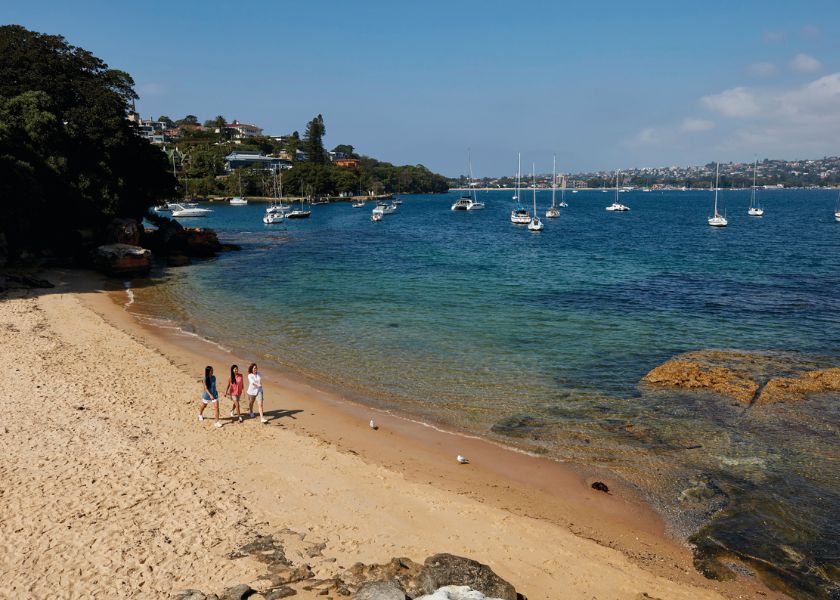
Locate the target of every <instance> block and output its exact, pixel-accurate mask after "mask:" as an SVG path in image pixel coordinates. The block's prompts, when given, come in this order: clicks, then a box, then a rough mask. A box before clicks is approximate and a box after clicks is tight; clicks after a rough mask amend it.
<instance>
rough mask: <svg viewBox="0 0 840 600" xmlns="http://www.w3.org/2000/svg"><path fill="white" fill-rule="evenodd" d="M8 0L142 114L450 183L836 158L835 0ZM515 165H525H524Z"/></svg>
mask: <svg viewBox="0 0 840 600" xmlns="http://www.w3.org/2000/svg"><path fill="white" fill-rule="evenodd" d="M244 9H245V7H244V6H243V7H236V6H234V7H233V8H231V7H229V6H227V5H215V4H211V5H207V4H205V3H199V2H182V3H177V4H175V3H160V2H149V3H143V4H135V5H132V6H131V8H130V9H126V8H124V7H123V6H120V5H118V4H116V3H105V2H81V3H73V4H66V3H59V2H55V1H53V0H48V1H45V2H40V3H28V4H26V3H18V4H16V5H13V6H12V5H9V6H3V7H2V8H0V22H2V23H4V24H7V23H17V24H21V25H23V26H25V27H28V28H30V29H34V30H37V31H41V32H44V33H49V34H60V35H63V36H65V37H66V38H67V39H68V41H69V42H70V43H72V44H74V45H78V46H81V47H83V48H85V49H87V50H89V51H91V52H92V53H93V54H95V55H96V56H98V57H99V58H101V59H102V60H104V61H105V62H106V63H108V65H109V66H111V67H113V68H118V69H122V70H125V71H127V72H128V73H130V74H131V75H132V77H133V78H134V80H135V83H136V91H137V93H138V94H139V95H140V99H139V100H138V102H137V109H138V111H139V112H140V113H141V114H142V115H143V116H145V117H148V116H154V117H158V116H160V115H167V116H169V117H171V118H173V119H177V118H180V117H183V116H184V115H186V114H194V115H197V116H198V117H199V118H200V119H201V120H205V119H209V118H212V117H214V116H215V115H217V114H222V115H224V116H225V117H226V118H228V119H229V120H233V119H238V120H240V121H242V122H245V123H255V124H257V125H259V126H260V127H262V128H263V129H264V130H265V132H266V133H267V134H285V133H290V132H291V131H294V130H298V131H300V132H301V133H303V129H304V126H305V123H306V122H307V121H308V120H309V119H311V118H312V117H313V116H314V115H316V114H319V113H320V114H323V116H324V119H325V122H326V127H327V134H326V137H325V142H326V144H327V145H328V146H329V147H333V146H335V145H337V144H353V145H354V146H355V147H356V148H357V150H358V151H359V152H360V153H363V154H367V155H370V156H374V157H377V158H379V159H381V160H385V161H388V162H392V163H396V164H418V163H422V164H424V165H426V166H427V167H429V168H430V169H432V170H434V171H437V172H440V173H443V174H445V175H448V176H457V175H460V174H462V173H465V172H466V171H467V149H468V148H469V149H470V153H471V156H472V163H473V170H474V172H475V174H476V176H500V175H505V174H509V173H511V172H512V171H513V170H515V167H516V153H517V152H518V151H521V152H522V161H523V171H526V170H530V166H531V163H532V162H535V163H536V166H537V170H538V171H540V172H547V171H550V170H551V157H552V155H553V154H556V155H557V163H558V170H560V171H563V172H583V171H597V170H608V169H616V168H628V167H644V166H650V167H654V166H666V165H682V166H687V165H695V164H704V163H707V162H710V161H715V160H720V161H722V162H726V161H738V162H749V161H751V160H752V157H753V156H755V155H757V156H758V157H759V158H764V157H767V158H778V159H797V158H820V157H822V156H836V155H838V154H840V142H838V140H840V35H838V34H840V4H838V3H837V2H827V1H825V2H823V1H815V2H808V3H803V4H794V3H783V4H782V3H779V4H778V5H773V4H770V3H762V2H752V1H751V2H743V3H724V2H721V1H718V0H715V1H712V2H707V3H702V4H696V5H691V6H675V5H673V4H671V3H665V2H646V3H641V4H638V3H637V4H632V5H631V4H626V3H611V2H607V3H599V4H597V5H596V4H580V5H574V6H568V5H566V6H564V5H562V4H561V3H549V2H535V3H530V4H527V5H519V6H518V7H517V8H516V9H514V7H512V6H511V5H510V4H504V5H503V4H501V3H494V2H489V3H479V2H458V3H446V4H444V3H440V2H434V1H432V2H426V3H422V4H409V5H399V6H398V7H397V8H395V5H394V4H392V3H385V2H357V3H353V4H342V5H339V4H333V3H328V2H323V1H316V2H310V3H306V5H303V4H302V3H300V4H294V5H293V4H289V5H281V4H280V3H273V2H266V1H255V2H253V3H250V4H248V5H247V10H244ZM526 165H527V167H526Z"/></svg>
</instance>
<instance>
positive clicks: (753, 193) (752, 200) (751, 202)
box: [750, 156, 758, 207]
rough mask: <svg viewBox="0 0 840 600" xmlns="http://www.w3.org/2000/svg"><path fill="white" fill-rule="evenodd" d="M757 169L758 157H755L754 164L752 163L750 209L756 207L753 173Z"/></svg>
mask: <svg viewBox="0 0 840 600" xmlns="http://www.w3.org/2000/svg"><path fill="white" fill-rule="evenodd" d="M757 169H758V157H757V156H756V157H755V163H753V187H752V198H750V207H753V206H758V205H757V204H756V203H755V172H756V170H757Z"/></svg>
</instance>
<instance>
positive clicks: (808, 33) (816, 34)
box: [800, 25, 822, 40]
mask: <svg viewBox="0 0 840 600" xmlns="http://www.w3.org/2000/svg"><path fill="white" fill-rule="evenodd" d="M800 34H802V37H804V38H805V39H806V40H816V39H819V38H821V37H822V31H820V28H819V27H815V26H814V25H806V26H805V27H803V28H802V29H801V30H800Z"/></svg>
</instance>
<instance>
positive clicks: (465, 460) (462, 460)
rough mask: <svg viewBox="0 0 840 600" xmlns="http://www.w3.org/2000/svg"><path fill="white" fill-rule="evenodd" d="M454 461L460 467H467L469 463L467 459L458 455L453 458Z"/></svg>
mask: <svg viewBox="0 0 840 600" xmlns="http://www.w3.org/2000/svg"><path fill="white" fill-rule="evenodd" d="M455 460H457V461H458V462H459V463H461V464H462V465H468V464H469V463H470V459H469V458H467V457H466V456H461V455H460V454H459V455H458V456H456V457H455Z"/></svg>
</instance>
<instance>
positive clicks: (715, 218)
mask: <svg viewBox="0 0 840 600" xmlns="http://www.w3.org/2000/svg"><path fill="white" fill-rule="evenodd" d="M719 173H720V163H718V164H716V165H715V214H714V215H712V216H711V217H709V225H711V226H712V227H726V226H727V225H728V224H729V221H727V220H726V217H725V216H723V215H721V214H720V213H719V212H718V208H717V201H718V175H719Z"/></svg>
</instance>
